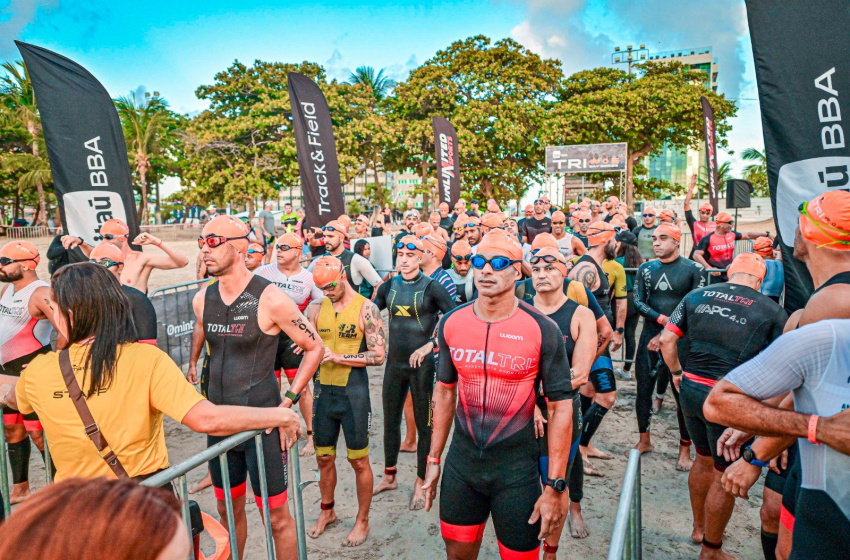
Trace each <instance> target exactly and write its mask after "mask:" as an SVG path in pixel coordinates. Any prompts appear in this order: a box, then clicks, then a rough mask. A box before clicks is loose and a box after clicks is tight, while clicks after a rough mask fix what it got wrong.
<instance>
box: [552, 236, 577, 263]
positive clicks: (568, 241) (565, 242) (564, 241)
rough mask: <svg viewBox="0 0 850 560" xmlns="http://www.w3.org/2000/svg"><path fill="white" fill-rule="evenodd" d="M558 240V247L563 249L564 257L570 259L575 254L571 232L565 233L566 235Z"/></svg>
mask: <svg viewBox="0 0 850 560" xmlns="http://www.w3.org/2000/svg"><path fill="white" fill-rule="evenodd" d="M555 239H557V240H558V248H559V249H560V250H561V254H562V255H564V258H565V259H567V260H570V259H572V258H573V256H574V254H575V253H574V252H573V236H572V234H571V233H565V234H564V236H563V237H562V238H560V239H558V238H557V237H556V238H555Z"/></svg>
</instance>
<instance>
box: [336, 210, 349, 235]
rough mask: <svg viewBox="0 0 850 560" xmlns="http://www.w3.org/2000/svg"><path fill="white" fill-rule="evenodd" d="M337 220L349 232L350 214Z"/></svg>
mask: <svg viewBox="0 0 850 560" xmlns="http://www.w3.org/2000/svg"><path fill="white" fill-rule="evenodd" d="M336 220H337V221H338V222H339V223H341V224H342V225H343V226H344V227H345V231H346V232H348V228H350V227H351V218H349V217H348V214H343V215H342V216H340V217H339V218H337V219H336Z"/></svg>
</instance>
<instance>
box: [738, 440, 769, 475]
mask: <svg viewBox="0 0 850 560" xmlns="http://www.w3.org/2000/svg"><path fill="white" fill-rule="evenodd" d="M741 458H742V459H743V460H744V461H746V462H748V463H749V464H751V465H753V466H755V467H759V468H760V469H761V468H764V467H766V466H768V465H769V464H770V462H769V461H759V460H758V459H756V454H755V452H754V451H753V450H752V448H751V447H750V446H749V445H748V446H747V447H745V448H744V450H743V451H742V452H741Z"/></svg>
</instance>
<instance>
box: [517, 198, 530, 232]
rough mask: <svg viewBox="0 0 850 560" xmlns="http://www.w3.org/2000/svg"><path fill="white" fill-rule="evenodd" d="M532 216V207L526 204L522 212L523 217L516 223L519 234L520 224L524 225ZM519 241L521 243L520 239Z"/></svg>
mask: <svg viewBox="0 0 850 560" xmlns="http://www.w3.org/2000/svg"><path fill="white" fill-rule="evenodd" d="M532 216H534V206H532V205H531V204H526V205H525V209H524V210H523V217H522V218H520V219H519V221H517V226H518V227H519V231H520V232H521V231H522V224H524V223H525V221H526V220H527V219H528V218H531V217H532ZM520 241H522V239H520Z"/></svg>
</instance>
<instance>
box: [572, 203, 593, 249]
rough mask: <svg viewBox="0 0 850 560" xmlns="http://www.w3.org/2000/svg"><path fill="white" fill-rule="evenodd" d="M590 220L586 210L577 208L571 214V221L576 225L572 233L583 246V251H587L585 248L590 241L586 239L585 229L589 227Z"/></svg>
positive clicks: (591, 219) (588, 245)
mask: <svg viewBox="0 0 850 560" xmlns="http://www.w3.org/2000/svg"><path fill="white" fill-rule="evenodd" d="M592 221H593V218H592V217H591V216H590V212H588V211H587V210H579V211H577V212H576V213H575V214H573V222H575V226H576V229H575V230H574V233H573V235H575V237H576V239H578V240H579V242H581V244H582V245H583V246H584V248H585V253H586V252H587V248H588V247H590V242H589V241H588V240H587V229H588V228H589V227H590V223H591V222H592ZM582 254H584V253H582Z"/></svg>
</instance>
